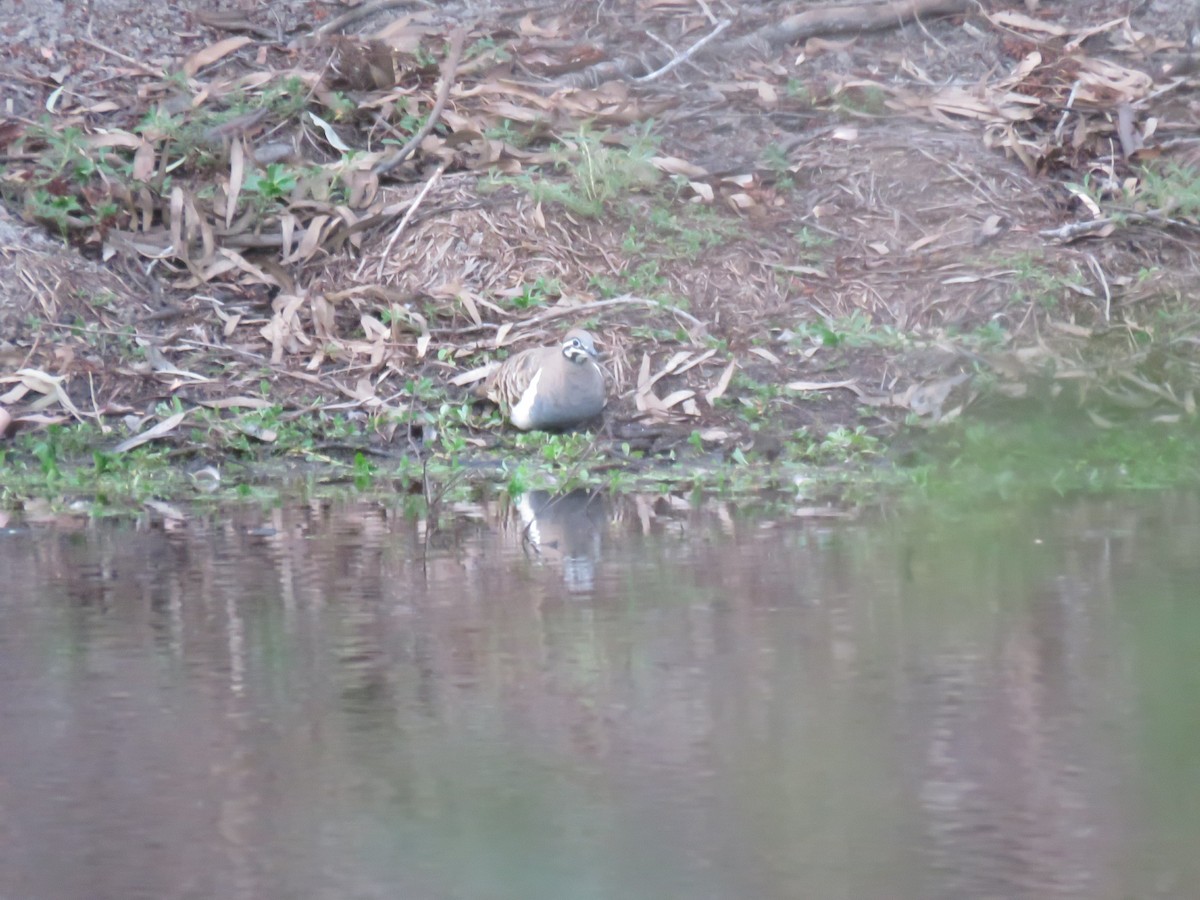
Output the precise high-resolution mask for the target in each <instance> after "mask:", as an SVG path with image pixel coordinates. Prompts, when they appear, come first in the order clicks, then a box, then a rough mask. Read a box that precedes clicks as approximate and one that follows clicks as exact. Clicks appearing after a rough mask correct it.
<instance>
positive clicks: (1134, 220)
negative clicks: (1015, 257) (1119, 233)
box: [1038, 212, 1200, 244]
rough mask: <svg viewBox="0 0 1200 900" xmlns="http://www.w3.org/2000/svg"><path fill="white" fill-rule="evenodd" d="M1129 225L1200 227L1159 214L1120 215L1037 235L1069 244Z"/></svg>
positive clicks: (1071, 224) (1190, 228)
mask: <svg viewBox="0 0 1200 900" xmlns="http://www.w3.org/2000/svg"><path fill="white" fill-rule="evenodd" d="M1129 225H1157V226H1159V227H1162V228H1182V229H1184V230H1186V231H1192V232H1195V231H1197V230H1200V226H1197V225H1195V224H1194V223H1192V222H1185V221H1183V220H1181V219H1172V218H1171V217H1170V216H1167V215H1164V214H1163V213H1160V212H1145V213H1122V214H1121V215H1120V216H1104V217H1102V218H1099V219H1088V220H1087V221H1086V222H1068V223H1066V224H1065V225H1059V226H1058V227H1057V228H1045V229H1042V230H1041V231H1039V232H1038V235H1039V236H1041V237H1044V238H1049V239H1051V240H1055V241H1062V242H1063V243H1064V244H1069V243H1071V241H1077V240H1079V239H1080V238H1085V237H1092V236H1096V237H1108V236H1109V235H1110V234H1112V232H1114V231H1116V230H1117V229H1118V228H1123V227H1126V226H1129Z"/></svg>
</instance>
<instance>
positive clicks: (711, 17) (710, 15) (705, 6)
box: [696, 0, 717, 25]
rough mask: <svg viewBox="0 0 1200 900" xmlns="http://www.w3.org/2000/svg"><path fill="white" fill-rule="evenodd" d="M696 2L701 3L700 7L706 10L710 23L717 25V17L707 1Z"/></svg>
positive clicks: (698, 0)
mask: <svg viewBox="0 0 1200 900" xmlns="http://www.w3.org/2000/svg"><path fill="white" fill-rule="evenodd" d="M696 3H697V4H698V5H699V7H700V8H701V9H702V10H704V15H706V16H707V17H708V21H709V23H710V24H712V25H716V24H717V17H716V16H714V15H713V11H712V10H711V9H709V6H708V4H707V3H705V2H704V0H696Z"/></svg>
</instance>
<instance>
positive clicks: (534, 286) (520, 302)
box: [508, 275, 563, 309]
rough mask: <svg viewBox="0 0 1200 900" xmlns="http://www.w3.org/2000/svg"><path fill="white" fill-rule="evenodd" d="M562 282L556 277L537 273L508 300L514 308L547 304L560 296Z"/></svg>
mask: <svg viewBox="0 0 1200 900" xmlns="http://www.w3.org/2000/svg"><path fill="white" fill-rule="evenodd" d="M562 293H563V289H562V282H560V281H559V280H558V279H557V278H546V277H545V276H542V275H539V276H538V277H537V278H535V279H534V280H533V281H532V282H531V283H528V284H524V285H522V286H521V292H520V293H519V294H516V295H515V296H513V297H512V298H511V299H510V300H509V301H508V302H509V304H510V305H511V306H512V307H513V308H514V309H530V308H531V307H535V306H549V305H550V304H551V303H553V302H555V301H557V300H558V298H559V297H561V296H562Z"/></svg>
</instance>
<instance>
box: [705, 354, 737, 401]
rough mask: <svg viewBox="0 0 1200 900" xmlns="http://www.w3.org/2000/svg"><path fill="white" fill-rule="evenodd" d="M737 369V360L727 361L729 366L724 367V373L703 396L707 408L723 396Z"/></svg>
mask: <svg viewBox="0 0 1200 900" xmlns="http://www.w3.org/2000/svg"><path fill="white" fill-rule="evenodd" d="M736 369H737V360H736V359H733V360H730V361H729V365H727V366H726V367H725V371H724V372H722V373H721V377H720V378H718V379H717V383H716V385H715V386H714V387H713V389H712V390H710V391H709V392H708V393H706V394H705V395H704V399H705V400H706V401H707V402H708V405H709V406H712V405H713V401H714V400H717V399H719V398H720V397H722V396H724V394H725V391H726V389H727V388H728V387H729V382H730V380H732V378H733V373H734V371H736Z"/></svg>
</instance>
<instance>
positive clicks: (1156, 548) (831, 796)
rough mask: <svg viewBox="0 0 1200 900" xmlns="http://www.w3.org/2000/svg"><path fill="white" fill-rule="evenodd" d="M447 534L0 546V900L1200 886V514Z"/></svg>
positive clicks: (687, 521)
mask: <svg viewBox="0 0 1200 900" xmlns="http://www.w3.org/2000/svg"><path fill="white" fill-rule="evenodd" d="M533 503H534V505H535V506H536V505H538V504H542V503H544V498H539V497H535V498H533ZM462 512H463V516H462V518H460V519H459V520H457V523H456V524H455V525H453V527H450V528H447V529H445V530H442V531H437V532H434V533H427V531H426V528H425V525H424V523H423V522H421V521H417V520H414V519H411V518H406V517H405V516H403V515H402V514H400V513H399V512H397V511H395V510H392V509H388V508H386V507H382V506H377V505H361V506H336V505H334V506H330V505H327V504H311V505H297V506H293V507H289V508H285V509H282V510H278V511H273V512H267V513H263V512H261V511H251V510H233V511H224V512H222V513H221V514H220V515H215V514H214V515H212V516H205V515H201V516H198V517H197V518H194V519H189V520H187V521H185V522H174V523H167V524H165V525H164V523H162V522H157V523H151V522H148V523H133V522H129V523H124V524H101V525H90V526H87V527H80V528H79V529H78V530H71V529H68V528H63V527H61V526H60V527H58V528H49V527H40V526H36V525H35V526H28V527H21V528H13V529H8V530H6V531H4V532H3V533H2V534H0V898H2V900H43V898H45V900H75V898H79V900H107V898H113V900H134V898H155V900H161V898H235V900H240V898H256V900H257V898H331V900H332V898H337V900H351V898H397V897H403V898H415V900H425V898H429V900H442V898H446V900H457V898H461V900H543V898H544V900H601V898H603V900H608V898H629V900H640V898H649V900H658V898H689V900H691V898H695V900H706V898H713V900H718V898H719V900H725V898H762V900H775V898H779V900H784V898H787V900H791V898H810V897H811V898H822V900H825V898H846V900H871V898H922V900H924V898H934V900H939V898H947V900H950V898H977V897H996V898H1025V897H1028V898H1062V897H1071V898H1126V897H1129V898H1142V897H1171V898H1174V897H1200V852H1198V850H1200V498H1197V497H1194V496H1193V497H1182V496H1181V497H1172V496H1166V495H1156V496H1153V497H1147V498H1141V499H1138V500H1133V499H1124V500H1120V501H1108V502H1094V501H1092V502H1064V503H1061V504H1060V505H1059V506H1057V507H1049V508H1042V509H1038V510H1025V511H1019V512H1018V511H1010V512H1006V513H1003V514H997V513H990V514H986V515H985V514H983V513H980V514H978V515H976V516H974V517H967V518H966V519H959V520H958V521H955V522H954V523H952V524H946V523H945V522H937V521H931V520H929V519H923V518H922V519H917V518H896V519H890V520H887V521H883V522H875V523H872V524H855V523H837V524H833V523H821V522H811V521H810V522H775V523H769V522H764V521H759V520H755V519H753V518H746V517H741V516H739V515H738V514H737V513H736V511H735V510H734V509H732V508H730V507H725V506H721V505H711V506H707V507H704V508H701V509H692V508H689V507H688V506H687V505H686V504H684V503H682V502H678V501H671V500H669V499H663V498H659V499H657V500H654V499H638V498H634V499H631V500H624V501H621V502H619V503H616V502H602V501H598V500H597V501H592V502H590V503H589V502H585V500H583V499H581V498H572V499H569V500H567V501H563V502H560V503H557V504H553V505H551V506H549V507H546V508H543V509H542V510H541V513H540V514H539V515H537V516H536V517H531V516H530V510H529V509H528V508H526V509H525V510H524V518H523V517H522V510H520V509H516V508H510V507H508V506H507V505H505V504H499V503H498V504H495V505H484V506H480V507H475V508H470V509H465V510H463V511H462Z"/></svg>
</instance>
